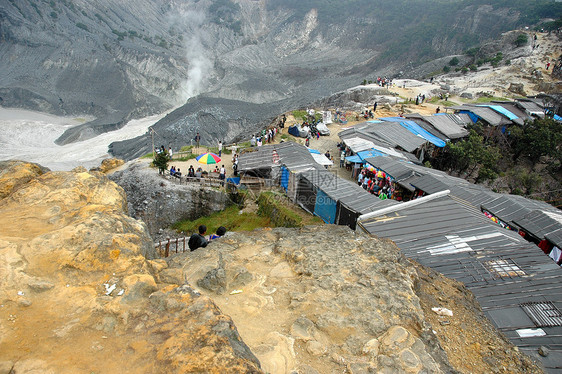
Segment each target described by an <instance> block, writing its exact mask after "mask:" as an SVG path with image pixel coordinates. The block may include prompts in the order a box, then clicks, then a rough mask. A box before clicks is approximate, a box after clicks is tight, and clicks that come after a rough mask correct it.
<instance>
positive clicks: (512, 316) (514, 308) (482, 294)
mask: <svg viewBox="0 0 562 374" xmlns="http://www.w3.org/2000/svg"><path fill="white" fill-rule="evenodd" d="M397 207H400V205H398V206H397ZM361 226H362V227H364V228H365V229H366V230H367V231H368V232H369V233H371V234H373V235H377V236H379V237H383V238H389V239H391V240H393V241H394V242H395V243H396V244H397V246H398V247H399V248H400V249H401V250H402V252H403V253H404V254H405V255H406V256H408V257H410V258H413V259H415V260H416V261H418V262H420V263H421V264H422V265H425V266H429V267H431V268H433V269H435V270H436V271H439V272H441V273H443V274H444V275H445V276H447V277H450V278H454V279H457V280H459V281H461V282H463V283H464V284H465V285H466V287H467V288H468V289H470V290H471V291H472V293H473V294H474V295H475V297H476V299H477V300H478V302H479V303H480V305H481V307H482V310H483V311H484V313H485V314H486V315H487V317H488V318H490V320H491V321H492V322H493V323H494V324H495V325H496V327H497V328H498V329H500V331H502V332H503V333H504V334H505V335H506V336H507V337H508V338H509V339H510V340H511V341H512V342H513V343H514V344H516V345H518V346H520V348H521V349H522V350H523V349H525V350H527V352H531V353H532V352H535V356H537V355H536V351H537V348H538V347H540V346H541V345H544V346H548V347H549V348H550V349H551V350H552V351H551V352H552V357H554V359H552V357H551V359H549V358H543V359H544V360H543V365H544V366H545V367H546V368H547V369H554V368H556V367H558V365H559V362H560V361H559V360H556V359H555V357H559V356H557V354H560V350H561V348H562V338H561V336H562V335H561V332H562V328H561V327H560V326H554V327H548V326H547V327H542V329H543V332H544V336H539V337H533V338H522V337H521V336H520V335H519V333H518V330H521V329H526V328H534V327H535V325H534V323H533V321H532V320H531V318H530V317H529V316H528V315H527V314H526V313H525V312H524V310H523V309H522V307H521V305H525V304H528V303H537V302H539V303H547V304H549V305H553V306H554V307H556V308H558V310H561V309H562V293H561V292H559V290H558V289H559V287H560V284H561V283H560V282H561V281H562V271H561V269H560V267H559V266H557V265H556V264H555V263H553V262H552V260H550V259H549V258H548V257H547V256H544V255H543V254H542V252H541V251H540V250H539V249H538V248H537V247H536V246H534V245H532V244H530V243H528V242H526V241H525V240H524V239H523V238H521V237H520V236H519V235H518V234H517V233H515V232H513V231H509V230H505V229H502V228H500V227H499V226H498V225H495V224H493V223H492V222H491V221H490V220H488V219H487V218H485V216H484V215H483V214H481V213H478V212H477V211H474V210H470V209H466V207H464V206H463V205H462V204H459V203H457V202H455V200H454V199H453V198H451V197H442V198H438V199H435V200H433V201H427V202H423V203H421V204H419V205H417V206H412V207H409V208H408V209H403V210H399V211H395V212H392V213H386V214H384V215H381V216H378V217H375V218H373V219H370V220H367V221H365V222H363V223H361ZM537 358H539V359H540V358H541V357H537Z"/></svg>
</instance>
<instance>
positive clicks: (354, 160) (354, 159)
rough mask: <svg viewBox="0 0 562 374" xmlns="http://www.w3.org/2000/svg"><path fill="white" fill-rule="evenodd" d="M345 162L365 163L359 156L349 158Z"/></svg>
mask: <svg viewBox="0 0 562 374" xmlns="http://www.w3.org/2000/svg"><path fill="white" fill-rule="evenodd" d="M345 160H346V161H349V162H353V163H356V164H362V163H363V162H364V161H363V159H362V158H361V157H359V156H357V155H353V156H347V157H346V158H345Z"/></svg>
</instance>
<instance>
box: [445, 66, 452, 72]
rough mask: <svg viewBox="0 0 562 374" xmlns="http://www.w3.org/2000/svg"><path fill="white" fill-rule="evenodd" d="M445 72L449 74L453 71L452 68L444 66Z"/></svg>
mask: <svg viewBox="0 0 562 374" xmlns="http://www.w3.org/2000/svg"><path fill="white" fill-rule="evenodd" d="M443 71H444V72H445V73H448V72H450V71H451V68H450V67H448V66H447V65H445V66H443Z"/></svg>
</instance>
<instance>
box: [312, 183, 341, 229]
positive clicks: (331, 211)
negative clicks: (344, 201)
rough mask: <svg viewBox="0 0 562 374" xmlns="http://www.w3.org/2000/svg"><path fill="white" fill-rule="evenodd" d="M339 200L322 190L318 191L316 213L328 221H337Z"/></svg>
mask: <svg viewBox="0 0 562 374" xmlns="http://www.w3.org/2000/svg"><path fill="white" fill-rule="evenodd" d="M336 208H337V202H336V201H335V200H333V199H331V198H330V197H329V196H328V195H326V194H325V193H324V192H323V191H322V190H318V192H317V193H316V205H315V206H314V214H315V215H317V216H318V217H320V218H322V220H323V221H324V222H326V223H334V222H335V221H336Z"/></svg>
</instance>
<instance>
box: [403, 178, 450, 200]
mask: <svg viewBox="0 0 562 374" xmlns="http://www.w3.org/2000/svg"><path fill="white" fill-rule="evenodd" d="M410 184H411V185H412V186H414V187H415V188H417V189H420V190H422V191H423V192H425V193H426V194H428V195H430V194H433V193H436V192H440V191H445V190H448V189H449V187H448V186H447V185H446V184H445V183H443V182H441V181H440V180H439V179H437V178H436V177H434V176H433V175H429V174H427V175H423V176H421V177H417V178H415V179H413V180H412V181H410Z"/></svg>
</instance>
